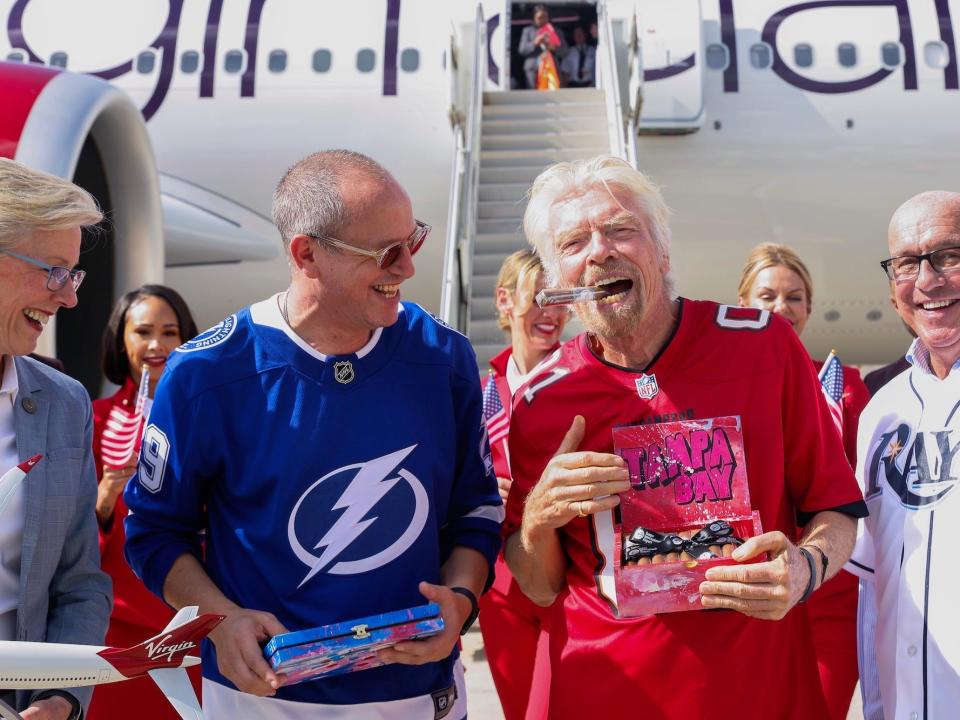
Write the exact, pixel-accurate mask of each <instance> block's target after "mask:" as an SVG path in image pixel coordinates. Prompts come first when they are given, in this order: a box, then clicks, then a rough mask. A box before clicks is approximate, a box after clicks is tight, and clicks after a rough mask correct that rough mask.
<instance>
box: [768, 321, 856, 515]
mask: <svg viewBox="0 0 960 720" xmlns="http://www.w3.org/2000/svg"><path fill="white" fill-rule="evenodd" d="M785 344H786V348H785V349H786V351H787V352H786V353H785V357H784V370H783V384H782V386H781V390H780V408H781V410H780V412H781V417H782V424H783V432H784V440H785V442H784V451H785V457H784V472H785V475H786V481H787V491H788V492H789V494H790V497H791V500H792V501H793V505H794V507H796V508H797V511H798V512H799V513H801V514H804V515H808V514H810V513H816V512H819V511H821V510H831V509H834V508H841V507H844V506H848V505H853V504H856V503H859V504H861V505H862V503H863V496H862V494H861V493H860V488H859V485H858V484H857V480H856V477H855V476H854V474H853V469H852V467H851V466H850V463H849V462H848V461H847V457H846V454H845V453H844V449H843V444H842V442H841V439H840V434H839V433H838V432H837V428H836V425H835V424H834V421H833V418H832V417H831V415H830V410H829V408H828V407H827V402H826V399H825V398H824V397H823V391H822V390H821V387H820V381H819V380H818V379H817V375H816V372H815V371H814V367H813V363H812V362H811V360H810V356H809V355H808V354H807V351H806V350H805V349H804V347H803V345H801V344H800V340H799V338H798V337H797V336H796V333H792V332H791V333H789V334H788V339H787V342H786V343H785Z"/></svg>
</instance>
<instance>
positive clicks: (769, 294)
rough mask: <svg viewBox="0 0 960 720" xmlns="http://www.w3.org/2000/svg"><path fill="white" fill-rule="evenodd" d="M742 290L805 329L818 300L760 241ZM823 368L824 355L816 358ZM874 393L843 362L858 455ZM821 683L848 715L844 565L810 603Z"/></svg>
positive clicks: (852, 593)
mask: <svg viewBox="0 0 960 720" xmlns="http://www.w3.org/2000/svg"><path fill="white" fill-rule="evenodd" d="M737 294H738V296H739V300H740V304H741V305H743V306H749V307H756V308H761V309H764V310H769V311H771V312H774V313H776V314H777V315H779V316H780V317H782V318H783V319H784V320H786V321H787V322H789V323H790V324H791V325H792V326H793V329H794V330H796V332H797V334H798V335H801V334H802V333H803V329H804V328H805V327H806V325H807V320H808V319H809V318H810V310H811V307H812V303H813V282H812V281H811V279H810V272H809V271H808V270H807V266H806V265H804V264H803V261H802V260H800V258H799V257H798V256H797V254H796V253H795V252H794V251H793V249H792V248H790V247H788V246H786V245H777V244H775V243H764V244H762V245H758V246H757V247H756V248H754V249H753V252H751V253H750V257H749V258H747V264H746V266H745V267H744V268H743V274H742V276H741V278H740V287H739V288H738V291H737ZM814 366H815V367H816V369H817V371H818V372H819V370H820V368H821V367H822V366H823V362H822V361H814ZM869 400H870V393H869V392H868V391H867V387H866V385H864V384H863V380H862V379H861V378H860V373H859V372H858V371H857V370H856V368H851V367H844V368H843V397H842V398H841V400H840V405H841V408H842V409H843V447H844V449H845V451H846V454H847V459H848V460H849V461H850V465H851V466H852V467H856V460H857V424H858V422H859V420H860V413H861V412H862V411H863V408H864V407H865V406H866V404H867V402H868V401H869ZM807 614H808V615H809V617H810V623H811V627H812V631H813V642H814V647H815V648H816V653H817V663H818V665H819V669H820V683H821V685H822V687H823V694H824V697H825V698H826V700H827V707H828V708H829V709H830V713H831V718H832V719H833V720H844V718H846V717H847V712H848V710H849V708H850V699H851V697H852V696H853V690H854V688H855V687H856V684H857V578H856V577H855V576H854V575H852V574H850V573H848V572H847V571H846V570H841V571H840V572H839V573H837V575H836V576H835V577H833V578H831V579H830V580H828V581H827V582H826V583H825V584H824V585H823V587H821V588H820V589H819V590H818V591H817V593H816V594H815V595H814V596H813V597H811V598H810V602H809V603H807Z"/></svg>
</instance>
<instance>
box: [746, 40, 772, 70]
mask: <svg viewBox="0 0 960 720" xmlns="http://www.w3.org/2000/svg"><path fill="white" fill-rule="evenodd" d="M750 64H751V65H753V66H754V67H755V68H759V69H761V70H763V69H764V68H768V67H770V46H769V45H765V44H764V43H757V44H756V45H751V46H750Z"/></svg>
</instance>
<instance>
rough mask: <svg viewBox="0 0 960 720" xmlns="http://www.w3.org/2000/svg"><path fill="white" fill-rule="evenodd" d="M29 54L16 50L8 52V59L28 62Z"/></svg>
mask: <svg viewBox="0 0 960 720" xmlns="http://www.w3.org/2000/svg"><path fill="white" fill-rule="evenodd" d="M26 59H27V56H26V55H25V54H24V53H22V52H20V51H19V50H14V51H13V52H10V53H7V60H9V61H10V62H18V63H22V62H26Z"/></svg>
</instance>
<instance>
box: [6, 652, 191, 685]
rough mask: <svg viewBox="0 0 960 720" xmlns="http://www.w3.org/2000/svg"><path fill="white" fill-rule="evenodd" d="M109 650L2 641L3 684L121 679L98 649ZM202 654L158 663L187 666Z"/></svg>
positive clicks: (97, 681) (98, 681) (55, 683)
mask: <svg viewBox="0 0 960 720" xmlns="http://www.w3.org/2000/svg"><path fill="white" fill-rule="evenodd" d="M104 650H109V648H106V647H95V646H93V645H66V644H51V643H34V642H9V641H0V687H5V688H8V689H10V690H43V689H47V688H65V687H83V686H86V685H102V684H104V683H113V682H120V681H123V680H129V679H130V678H129V677H127V676H125V675H123V674H122V673H120V672H119V671H118V670H117V669H116V668H115V667H114V666H113V665H111V664H110V663H109V662H107V661H106V660H104V659H103V658H102V657H100V655H99V654H98V653H100V652H102V651H104ZM199 664H200V658H198V657H194V656H191V655H187V656H185V657H183V658H181V659H179V660H177V661H176V662H172V663H169V664H167V665H165V666H164V665H161V664H158V665H157V667H169V668H187V667H192V666H193V665H199Z"/></svg>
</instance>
